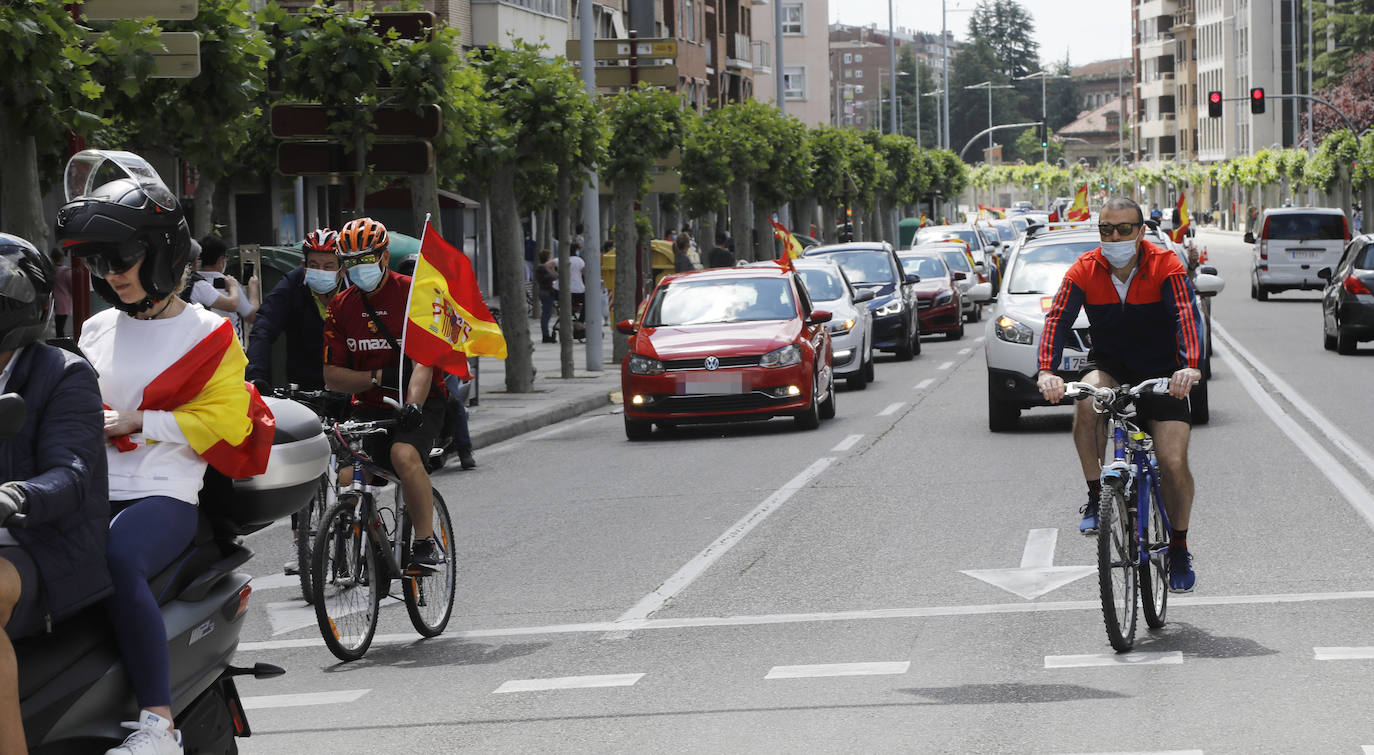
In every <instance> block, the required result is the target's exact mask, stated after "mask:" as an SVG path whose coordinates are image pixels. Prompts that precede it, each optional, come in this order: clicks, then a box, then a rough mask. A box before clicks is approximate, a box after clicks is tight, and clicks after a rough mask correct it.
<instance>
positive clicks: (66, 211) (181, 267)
mask: <svg viewBox="0 0 1374 755" xmlns="http://www.w3.org/2000/svg"><path fill="white" fill-rule="evenodd" d="M77 168H79V169H80V175H79V176H78V177H77V180H73V174H74V173H75V172H77V171H76V169H77ZM67 172H68V181H67V193H68V198H69V201H68V202H67V204H65V205H63V206H62V209H60V210H58V212H57V238H58V240H59V241H61V242H62V245H63V246H64V247H65V248H66V249H67V251H69V252H71V254H72V255H73V256H75V257H81V258H83V260H84V261H86V262H87V264H88V265H90V266H91V267H92V268H93V269H94V272H96V273H97V275H96V276H94V277H93V278H92V285H93V287H94V288H95V290H96V293H98V294H100V296H101V297H102V298H104V299H105V300H106V301H108V302H109V303H110V304H111V305H112V306H114V307H116V308H117V309H120V310H123V311H125V312H130V313H137V312H141V311H143V310H146V309H147V308H148V307H150V306H152V303H153V302H154V301H156V300H160V299H164V298H166V297H168V296H172V295H174V294H176V293H177V292H178V291H180V290H181V281H182V278H183V276H184V275H185V272H186V266H187V265H188V264H190V262H191V254H192V251H191V230H190V228H189V227H188V226H187V225H186V218H185V216H184V215H183V214H182V211H181V205H180V204H178V203H177V201H176V198H175V197H174V196H173V195H172V193H171V192H170V191H168V189H167V187H166V186H165V185H164V184H163V183H162V179H161V178H160V177H158V175H157V173H156V172H155V171H154V170H153V169H152V168H151V166H148V164H147V163H146V162H144V161H143V159H142V158H140V157H138V156H137V155H133V154H130V153H127V152H104V151H99V150H86V151H84V152H81V153H78V154H77V155H76V156H74V157H73V158H72V161H71V162H70V163H68V168H67ZM107 179H108V180H107ZM140 259H141V260H143V266H142V268H141V269H140V270H139V276H138V277H139V283H141V284H142V286H143V290H144V291H146V292H147V294H148V295H147V297H145V298H144V299H143V301H140V302H135V303H133V304H125V303H124V302H123V301H122V300H120V298H119V296H118V295H117V294H116V293H115V292H114V290H113V289H111V288H110V285H109V284H108V283H106V282H105V281H104V279H103V277H102V276H101V273H102V272H103V271H102V270H101V268H106V269H114V270H116V271H119V270H127V269H128V268H129V267H130V266H132V265H133V264H134V263H136V262H138V261H139V260H140Z"/></svg>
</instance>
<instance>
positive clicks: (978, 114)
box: [949, 37, 1039, 162]
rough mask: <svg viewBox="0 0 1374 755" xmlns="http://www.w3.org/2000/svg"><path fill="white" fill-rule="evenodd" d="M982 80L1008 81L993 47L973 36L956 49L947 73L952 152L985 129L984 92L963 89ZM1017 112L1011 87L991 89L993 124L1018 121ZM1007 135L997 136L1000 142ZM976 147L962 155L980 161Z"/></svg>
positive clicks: (1015, 98) (1016, 103)
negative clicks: (965, 43) (955, 56)
mask: <svg viewBox="0 0 1374 755" xmlns="http://www.w3.org/2000/svg"><path fill="white" fill-rule="evenodd" d="M984 81H991V82H992V83H993V84H1006V83H1009V79H1008V77H1007V76H1006V75H1005V74H1002V73H1001V72H1000V70H999V68H998V62H997V58H996V55H995V53H994V51H993V48H992V47H991V46H989V45H988V43H987V41H986V40H983V39H979V38H977V37H975V38H974V41H973V42H972V43H970V44H968V45H966V46H965V47H964V49H963V50H961V51H960V52H959V57H958V58H955V60H954V63H953V64H952V68H951V70H950V75H949V133H950V141H949V144H950V147H951V148H952V149H953V150H954V151H955V154H958V152H959V151H960V150H962V149H963V148H964V145H966V144H967V143H968V141H969V139H971V138H972V137H973V136H974V134H977V133H978V132H980V131H982V130H983V129H985V128H987V124H988V93H987V92H985V91H983V90H981V89H965V87H967V86H970V85H972V84H979V83H982V82H984ZM1020 111H1021V108H1020V95H1019V94H1018V93H1017V92H1016V91H1015V90H1010V89H994V90H992V121H993V124H994V125H995V124H999V123H1016V122H1018V121H1019V120H1020V118H1021V116H1020V115H1019V113H1020ZM1036 120H1039V118H1038V117H1037V118H1036ZM993 137H994V140H996V139H997V137H998V134H997V132H993ZM1007 138H1008V137H1007V136H1006V135H1001V140H1002V141H1007ZM986 140H987V137H986V136H982V137H979V141H980V143H983V144H985V143H986ZM978 149H979V147H978V145H974V146H971V147H969V151H968V152H967V153H966V154H965V157H966V159H969V160H972V161H974V162H977V161H978V160H980V159H981V156H982V153H981V152H980V151H977V150H978Z"/></svg>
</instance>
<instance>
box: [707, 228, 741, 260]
mask: <svg viewBox="0 0 1374 755" xmlns="http://www.w3.org/2000/svg"><path fill="white" fill-rule="evenodd" d="M729 243H730V237H729V235H727V234H726V233H725V231H716V245H715V247H713V248H712V249H711V253H710V254H708V255H707V256H706V262H707V267H734V266H735V255H734V254H733V253H732V252H731V251H730V247H729V246H728V244H729Z"/></svg>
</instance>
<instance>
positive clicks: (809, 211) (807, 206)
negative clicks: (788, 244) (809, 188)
mask: <svg viewBox="0 0 1374 755" xmlns="http://www.w3.org/2000/svg"><path fill="white" fill-rule="evenodd" d="M815 224H816V198H815V197H807V198H805V199H803V200H802V201H801V202H799V203H797V218H796V219H795V220H793V221H792V225H793V228H792V232H793V233H798V234H801V235H802V236H812V237H814V236H816V233H815V232H814V229H813V228H812V226H814V225H815Z"/></svg>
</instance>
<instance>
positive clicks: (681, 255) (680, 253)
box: [673, 231, 696, 273]
mask: <svg viewBox="0 0 1374 755" xmlns="http://www.w3.org/2000/svg"><path fill="white" fill-rule="evenodd" d="M691 251H692V237H691V236H689V235H687V232H686V231H683V232H682V233H679V234H678V235H677V238H676V239H674V240H673V272H675V273H685V272H687V271H689V270H695V269H696V265H693V264H692V257H691Z"/></svg>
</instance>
